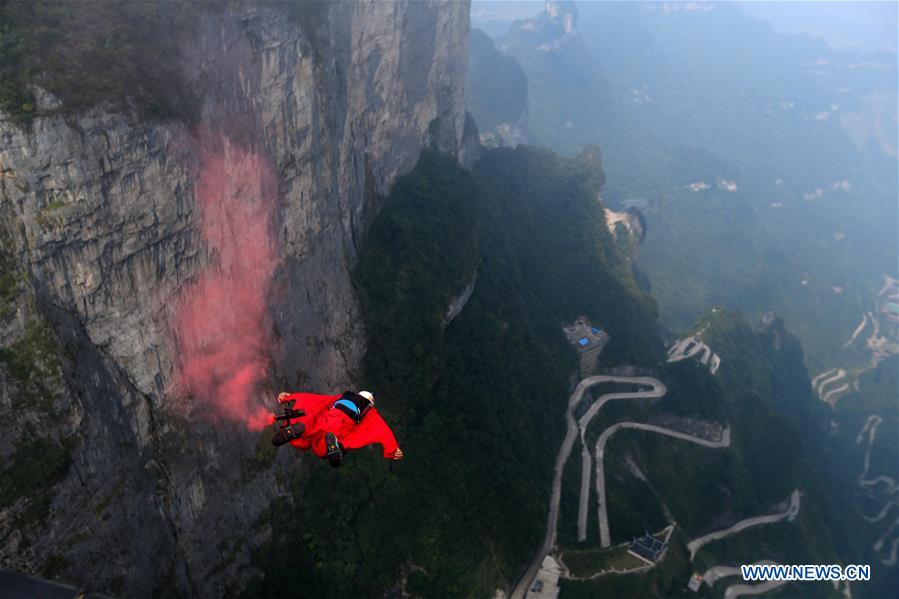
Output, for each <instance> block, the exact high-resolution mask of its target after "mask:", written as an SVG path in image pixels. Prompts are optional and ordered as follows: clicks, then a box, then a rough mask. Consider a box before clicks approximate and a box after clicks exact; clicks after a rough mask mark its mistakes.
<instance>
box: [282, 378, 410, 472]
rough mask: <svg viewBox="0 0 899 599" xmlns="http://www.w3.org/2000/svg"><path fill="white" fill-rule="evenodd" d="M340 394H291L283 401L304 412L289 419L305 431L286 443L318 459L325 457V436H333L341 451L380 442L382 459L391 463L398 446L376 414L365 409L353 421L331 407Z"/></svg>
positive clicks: (374, 411) (372, 408)
mask: <svg viewBox="0 0 899 599" xmlns="http://www.w3.org/2000/svg"><path fill="white" fill-rule="evenodd" d="M340 397H341V396H340V395H339V394H338V395H319V394H317V393H291V394H290V395H288V396H287V398H286V399H285V400H284V401H285V402H290V401H294V400H295V401H296V403H295V404H294V405H293V407H294V409H297V410H304V411H305V412H306V415H305V416H301V417H299V418H295V419H293V420H291V423H294V422H302V423H303V424H304V425H305V426H306V431H305V432H304V433H303V436H301V437H300V438H298V439H293V440H291V441H290V444H291V445H293V446H294V447H296V448H297V449H302V450H304V451H305V450H307V449H310V448H311V449H312V452H313V453H314V454H315V455H317V456H318V457H320V458H324V457H326V456H327V455H328V450H327V449H326V448H325V433H334V434H335V435H337V439H338V441H340V445H341V447H343V449H345V450H351V449H359V448H361V447H365V446H366V445H372V444H374V443H380V444H381V448H382V450H383V454H384V459H387V460H392V459H393V458H394V456H395V454H396V450H397V449H398V448H399V445H398V444H397V442H396V437H394V436H393V431H391V430H390V427H389V426H387V423H386V422H384V419H383V418H381V415H380V414H378V411H377V410H376V409H375V407H374V406H372V407H371V408H369V410H368V411H367V412H366V413H365V416H364V417H363V418H362V420H361V421H360V422H359V424H356V422H355V421H354V420H353V419H352V418H350V417H349V416H347V415H346V414H344V413H343V412H341V411H340V410H336V409H333V408H332V407H331V406H332V405H334V402H335V401H337V400H338V399H340Z"/></svg>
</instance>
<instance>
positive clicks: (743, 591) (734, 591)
mask: <svg viewBox="0 0 899 599" xmlns="http://www.w3.org/2000/svg"><path fill="white" fill-rule="evenodd" d="M785 584H787V581H786V580H769V581H768V582H763V583H762V584H735V585H732V586H729V587H727V590H726V591H724V599H737V597H745V596H747V595H761V594H762V593H767V592H768V591H773V590H774V589H776V588H777V587H782V586H783V585H785Z"/></svg>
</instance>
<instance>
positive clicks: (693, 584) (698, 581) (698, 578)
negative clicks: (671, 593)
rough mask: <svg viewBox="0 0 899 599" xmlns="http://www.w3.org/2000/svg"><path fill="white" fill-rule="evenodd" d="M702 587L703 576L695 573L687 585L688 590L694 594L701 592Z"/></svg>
mask: <svg viewBox="0 0 899 599" xmlns="http://www.w3.org/2000/svg"><path fill="white" fill-rule="evenodd" d="M701 586H702V574H700V573H699V572H694V573H693V576H691V577H690V582H688V583H687V588H688V589H690V590H691V591H693V592H694V593H695V592H696V591H698V590H699V587H701Z"/></svg>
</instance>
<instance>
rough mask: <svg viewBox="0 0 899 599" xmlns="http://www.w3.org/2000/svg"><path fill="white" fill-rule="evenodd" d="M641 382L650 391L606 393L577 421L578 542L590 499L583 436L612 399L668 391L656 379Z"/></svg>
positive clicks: (588, 459) (588, 460)
mask: <svg viewBox="0 0 899 599" xmlns="http://www.w3.org/2000/svg"><path fill="white" fill-rule="evenodd" d="M641 380H642V381H643V382H641V383H640V384H643V385H649V386H651V387H652V389H650V390H648V391H632V392H622V393H607V394H605V395H603V396H601V397H600V398H599V399H597V400H596V401H595V402H594V403H593V405H591V406H590V408H589V409H588V410H587V411H586V412H584V414H583V415H582V416H581V418H580V420H578V428H579V429H580V435H581V444H582V446H583V448H582V449H581V495H580V503H579V506H578V513H577V539H578V541H585V540H587V502H588V500H589V497H590V474H591V471H592V468H591V466H592V464H591V461H592V460H591V456H590V450H589V449H587V443H586V441H585V440H584V435H585V434H586V432H587V427H588V426H589V425H590V421H591V420H593V417H594V416H596V414H598V413H599V410H600V409H601V408H602V407H603V406H604V405H605V404H606V402H609V401H612V400H614V399H645V398H648V397H650V398H658V397H662V396H664V395H665V393H667V392H668V389H667V388H666V387H665V385H663V384H662V383H661V382H659V381H658V380H656V379H653V378H643V379H641ZM619 382H621V381H619ZM633 382H636V381H633Z"/></svg>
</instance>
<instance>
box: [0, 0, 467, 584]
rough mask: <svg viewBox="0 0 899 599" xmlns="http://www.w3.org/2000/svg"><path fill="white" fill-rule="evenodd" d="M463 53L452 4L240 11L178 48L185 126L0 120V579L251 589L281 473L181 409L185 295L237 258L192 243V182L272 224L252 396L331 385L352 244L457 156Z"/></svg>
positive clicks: (358, 350) (343, 340) (347, 299)
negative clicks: (429, 165) (395, 189)
mask: <svg viewBox="0 0 899 599" xmlns="http://www.w3.org/2000/svg"><path fill="white" fill-rule="evenodd" d="M467 39H468V5H467V3H460V2H447V3H434V2H408V3H406V2H389V3H387V2H352V3H333V4H330V5H328V6H327V8H326V9H325V10H324V11H323V12H322V14H319V15H316V16H315V17H314V19H312V20H309V19H306V20H303V18H297V17H295V16H294V17H291V16H288V15H286V14H285V13H284V12H282V10H280V9H279V8H277V7H260V6H252V5H250V6H242V7H240V8H239V9H237V10H235V11H234V12H231V13H226V14H221V13H216V12H215V11H213V12H210V13H209V14H204V15H203V16H202V18H200V19H199V20H198V22H197V23H196V24H195V27H194V29H193V32H192V35H190V36H185V37H184V39H183V40H181V44H180V47H181V51H182V60H183V69H182V70H183V75H184V81H183V82H182V83H183V85H184V86H185V88H186V89H187V92H188V94H189V96H190V97H191V99H192V100H193V102H194V103H195V105H196V106H197V107H198V115H199V120H198V122H195V123H192V124H191V125H187V124H185V123H182V122H178V121H165V122H134V120H133V119H130V118H128V117H126V116H124V115H122V114H117V113H112V112H109V111H107V110H103V109H102V108H98V109H94V110H92V111H90V112H87V113H81V114H77V115H74V116H71V115H70V116H67V117H64V116H44V117H39V118H37V119H36V120H35V121H34V123H33V125H32V127H31V128H30V130H27V129H24V128H20V127H17V126H15V125H14V124H13V123H12V122H11V121H9V120H6V119H4V117H3V115H2V114H0V201H2V204H0V213H2V217H3V218H2V229H3V231H2V234H3V235H2V239H0V241H2V244H0V252H3V254H4V256H5V257H6V258H5V259H4V260H0V265H3V264H5V265H6V271H7V272H5V273H0V274H3V275H4V277H5V279H4V280H5V282H4V288H3V289H0V291H2V293H0V299H2V302H3V304H2V305H0V348H2V351H0V384H2V391H0V431H2V432H0V457H2V462H3V463H4V464H5V466H4V467H3V472H2V476H3V478H2V484H3V488H2V493H0V563H3V564H4V565H7V566H11V567H14V568H17V569H24V570H29V571H35V572H40V573H43V574H45V575H50V576H55V577H58V578H61V579H64V580H69V581H72V582H75V583H79V584H84V585H89V586H91V587H92V588H98V587H99V588H102V589H104V590H106V591H109V592H113V593H119V594H123V595H126V596H147V595H150V594H151V593H152V592H153V591H154V590H155V589H167V588H168V589H174V590H177V591H178V592H181V593H189V594H194V595H209V596H217V595H220V594H221V593H222V592H223V589H224V588H225V585H228V584H231V583H233V582H234V581H235V580H236V581H238V582H239V581H240V580H242V579H244V578H245V577H246V576H247V571H246V569H243V570H241V566H243V565H245V564H246V562H247V557H248V550H249V548H250V547H252V546H254V545H256V544H258V542H259V541H260V540H261V539H263V538H264V537H265V536H266V534H267V531H266V530H265V529H254V526H253V523H254V521H255V520H256V518H257V516H258V515H259V513H260V512H261V511H262V510H263V509H264V508H265V507H267V506H268V505H269V503H270V502H271V500H272V499H273V498H275V497H276V496H278V495H279V494H281V493H282V491H283V480H282V479H283V477H282V476H281V475H283V474H284V472H285V469H286V468H287V467H289V466H290V465H292V463H293V462H292V461H291V460H287V459H285V458H286V457H287V456H280V459H275V458H274V457H273V455H272V453H271V452H270V451H268V449H267V446H268V442H267V440H266V439H263V438H260V435H259V434H258V433H250V432H248V431H247V429H246V426H245V423H242V422H238V421H232V420H229V419H222V418H218V419H216V418H211V417H207V414H206V413H207V412H210V411H211V410H209V409H208V408H209V405H208V404H204V403H201V402H199V401H195V400H193V399H191V397H192V394H185V393H184V392H183V391H184V390H183V389H181V390H180V391H178V390H177V389H176V383H177V380H176V379H177V378H178V376H177V374H178V372H179V360H180V356H179V351H178V350H179V348H181V347H183V346H184V343H186V341H185V340H184V339H183V338H182V337H183V331H179V330H178V325H179V324H180V323H181V322H182V321H181V320H179V318H178V316H179V314H180V313H181V311H183V310H182V308H183V302H184V299H183V298H184V293H185V290H190V289H193V290H194V293H198V292H199V291H202V290H203V287H202V285H201V283H202V281H203V280H204V277H210V276H212V277H215V276H219V277H221V278H222V279H228V277H229V273H233V272H235V270H234V269H235V268H236V266H235V264H233V262H234V261H240V260H242V259H246V258H245V253H244V252H240V251H238V252H236V253H234V252H231V253H229V252H227V251H224V250H223V249H222V247H220V246H218V245H216V242H215V237H214V236H213V237H210V233H209V231H208V229H207V227H206V226H205V225H204V223H203V221H204V218H206V219H208V218H209V217H208V213H207V212H206V211H205V209H202V206H200V205H199V200H198V197H197V187H196V185H197V183H196V182H197V180H198V177H202V176H204V173H207V174H208V171H207V170H206V169H207V167H208V165H209V164H210V156H213V157H216V158H217V159H219V160H220V169H219V171H217V172H213V173H212V175H211V176H212V180H220V179H221V178H222V177H224V178H225V179H226V183H227V185H229V186H230V189H231V192H232V196H234V197H236V198H237V200H238V203H237V204H235V206H238V205H239V206H250V208H251V210H250V212H248V214H251V215H257V216H258V215H260V214H262V215H263V216H264V217H265V218H266V220H267V221H270V222H269V223H268V225H267V227H268V228H267V229H266V231H265V232H264V234H263V236H265V235H268V234H271V238H270V239H268V238H266V239H263V240H261V242H260V243H262V244H263V245H264V246H265V248H266V252H268V253H269V254H271V255H273V256H275V258H276V259H275V261H274V262H273V263H272V269H271V273H270V274H271V277H270V278H266V283H267V286H266V288H265V289H260V290H256V292H257V293H258V294H259V296H260V297H262V298H263V299H264V301H265V304H266V305H265V307H266V309H265V312H266V316H265V319H264V322H263V325H264V327H263V329H262V330H261V332H260V334H261V338H262V339H263V340H264V341H265V343H263V344H262V346H261V347H259V348H256V349H258V351H259V352H261V353H262V354H264V356H263V358H262V362H261V363H262V364H263V365H264V366H265V368H264V369H263V370H264V372H263V375H262V377H261V378H262V379H263V385H262V386H261V387H262V388H265V387H269V390H270V388H272V387H275V386H276V385H291V386H292V385H303V386H304V387H307V388H313V389H321V390H325V389H339V388H341V387H344V386H347V385H348V384H349V382H350V379H351V374H352V373H353V371H354V370H355V369H356V367H357V365H358V362H359V360H360V358H361V356H362V353H363V351H364V346H365V343H364V337H363V331H362V330H361V327H360V318H359V308H358V305H357V303H356V300H355V298H354V295H353V289H352V287H351V284H350V278H349V271H350V269H351V267H352V266H353V264H354V260H355V255H356V250H357V247H358V244H359V243H360V242H361V240H362V238H363V236H364V234H365V230H366V227H367V225H368V224H369V223H370V222H371V219H372V218H373V216H374V214H375V213H376V212H377V209H378V198H379V197H380V196H383V195H384V194H386V192H387V191H388V189H389V187H390V186H391V184H392V182H393V181H394V180H395V179H396V177H397V176H398V175H400V174H403V173H404V172H407V171H408V170H410V169H411V168H412V166H413V165H414V164H415V162H416V160H417V158H418V155H419V152H420V151H421V149H422V148H423V147H425V146H426V145H428V144H430V143H434V144H436V145H437V146H439V147H440V148H441V149H443V150H445V151H448V152H451V153H454V154H457V155H458V154H460V153H464V150H463V148H464V144H463V129H464V107H463V93H464V85H463V82H464V78H465V73H466V68H467V64H466V62H467ZM38 95H39V100H40V103H41V107H42V108H44V109H45V110H48V111H49V110H50V109H51V108H52V107H53V105H54V103H55V102H56V101H57V100H56V99H54V98H53V97H50V96H48V95H43V94H38ZM462 157H463V158H464V156H462ZM250 158H252V160H250ZM257 208H258V210H257ZM259 210H262V212H259ZM224 218H225V220H224V221H223V222H224V223H225V225H227V227H230V229H229V231H228V234H229V235H232V236H233V235H236V236H238V238H239V239H241V240H242V241H244V240H246V241H247V242H249V243H251V242H252V238H251V237H249V236H247V237H245V238H244V237H240V236H241V235H248V234H247V233H246V232H245V231H246V229H245V227H243V225H244V224H246V222H241V220H240V219H239V218H238V216H235V215H233V214H232V215H230V216H227V215H226V216H225V217H224ZM260 218H261V217H260ZM207 224H208V223H207ZM242 231H243V233H242ZM243 249H248V248H243ZM267 255H268V254H267ZM243 266H244V267H245V270H247V271H252V267H253V265H252V264H244V265H243ZM249 280H254V279H249ZM198 290H199V291H198ZM227 301H231V300H230V299H229V300H227ZM234 306H238V307H239V306H240V304H233V305H231V307H232V308H233V307H234ZM219 317H222V314H219V313H211V314H210V318H219ZM223 326H224V323H223ZM179 334H181V335H182V337H179ZM218 341H221V342H223V343H226V344H227V343H235V344H239V343H241V342H242V340H241V339H236V340H235V339H219V340H218ZM257 387H258V386H257ZM263 399H264V398H263V397H262V392H261V391H260V390H259V389H256V390H254V391H253V394H252V397H251V398H250V403H251V404H253V405H259V404H261V403H262V401H263ZM251 407H252V406H251ZM36 440H37V441H36ZM200 581H202V584H200Z"/></svg>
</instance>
